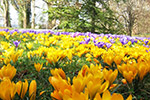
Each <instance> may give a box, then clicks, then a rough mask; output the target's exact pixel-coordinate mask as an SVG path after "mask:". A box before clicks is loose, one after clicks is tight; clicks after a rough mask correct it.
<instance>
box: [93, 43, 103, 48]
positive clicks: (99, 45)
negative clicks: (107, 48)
mask: <svg viewBox="0 0 150 100" xmlns="http://www.w3.org/2000/svg"><path fill="white" fill-rule="evenodd" d="M104 45H105V43H104V42H98V43H95V46H98V47H99V48H102V47H103V46H104Z"/></svg>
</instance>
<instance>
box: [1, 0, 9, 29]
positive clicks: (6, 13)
mask: <svg viewBox="0 0 150 100" xmlns="http://www.w3.org/2000/svg"><path fill="white" fill-rule="evenodd" d="M2 2H3V3H4V4H3V8H4V14H3V17H4V27H11V24H10V15H9V2H8V1H7V0H5V1H2Z"/></svg>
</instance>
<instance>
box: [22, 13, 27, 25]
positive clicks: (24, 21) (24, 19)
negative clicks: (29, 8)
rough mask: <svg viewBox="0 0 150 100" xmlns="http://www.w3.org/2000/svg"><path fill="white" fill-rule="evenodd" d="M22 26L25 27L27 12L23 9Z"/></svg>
mask: <svg viewBox="0 0 150 100" xmlns="http://www.w3.org/2000/svg"><path fill="white" fill-rule="evenodd" d="M23 16H24V18H23V28H27V14H26V12H25V11H23Z"/></svg>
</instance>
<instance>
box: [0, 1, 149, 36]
mask: <svg viewBox="0 0 150 100" xmlns="http://www.w3.org/2000/svg"><path fill="white" fill-rule="evenodd" d="M35 2H38V0H1V1H0V14H1V15H2V16H1V17H2V18H3V27H12V25H11V20H10V9H9V8H10V7H9V6H10V5H12V6H13V7H14V8H15V10H16V11H17V12H18V16H19V17H18V20H19V27H20V28H25V29H26V28H32V29H34V28H43V29H45V28H47V29H51V30H59V31H68V32H77V31H79V32H92V33H97V34H100V33H104V34H105V33H107V34H109V33H111V34H127V35H130V36H132V35H140V34H147V33H150V28H149V25H150V14H149V10H150V1H149V0H43V2H44V3H45V4H46V6H47V9H44V10H43V14H47V17H48V18H47V19H48V20H47V22H46V24H44V23H42V21H43V19H44V18H41V19H40V20H41V24H39V25H38V24H37V23H36V22H35V17H36V14H35V8H39V9H42V8H40V7H37V6H35ZM36 26H38V27H36Z"/></svg>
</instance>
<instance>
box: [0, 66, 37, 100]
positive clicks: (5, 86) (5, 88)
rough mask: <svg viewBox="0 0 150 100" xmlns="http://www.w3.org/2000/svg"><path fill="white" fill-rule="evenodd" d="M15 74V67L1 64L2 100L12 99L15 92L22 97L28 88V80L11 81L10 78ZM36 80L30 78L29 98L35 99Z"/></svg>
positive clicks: (0, 83)
mask: <svg viewBox="0 0 150 100" xmlns="http://www.w3.org/2000/svg"><path fill="white" fill-rule="evenodd" d="M15 75H16V69H15V68H14V66H11V65H10V64H8V65H7V66H3V67H2V68H1V70H0V80H1V82H0V98H1V99H3V100H12V99H13V98H14V97H15V94H16V93H17V94H18V95H19V96H20V98H21V99H23V98H24V96H25V94H26V92H27V90H28V81H27V80H26V79H25V82H21V81H19V82H17V83H16V84H15V83H14V82H11V80H12V79H13V78H14V76H15ZM36 87H37V86H36V81H35V80H32V81H31V83H30V87H29V98H30V100H35V97H36Z"/></svg>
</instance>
